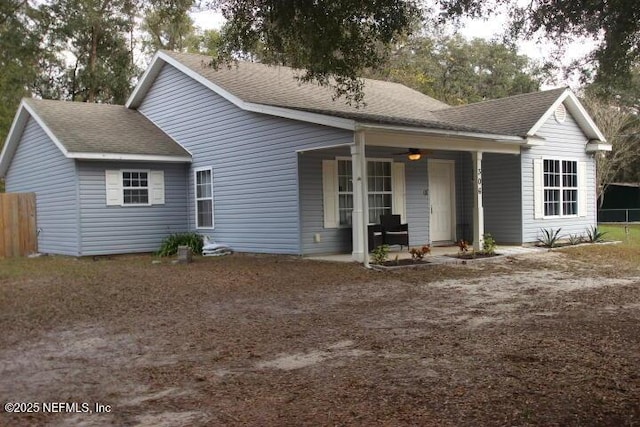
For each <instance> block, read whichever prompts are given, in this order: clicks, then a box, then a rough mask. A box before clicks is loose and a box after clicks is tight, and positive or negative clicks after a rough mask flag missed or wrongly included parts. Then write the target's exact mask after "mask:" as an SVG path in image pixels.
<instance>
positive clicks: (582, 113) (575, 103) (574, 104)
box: [568, 92, 607, 142]
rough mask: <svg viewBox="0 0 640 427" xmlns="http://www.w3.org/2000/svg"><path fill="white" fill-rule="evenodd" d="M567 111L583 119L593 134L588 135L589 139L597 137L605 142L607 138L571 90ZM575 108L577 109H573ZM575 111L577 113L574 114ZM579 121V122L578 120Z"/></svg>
mask: <svg viewBox="0 0 640 427" xmlns="http://www.w3.org/2000/svg"><path fill="white" fill-rule="evenodd" d="M568 99H569V111H570V112H571V114H573V115H577V116H578V118H579V119H581V120H584V125H585V126H586V127H587V129H588V130H589V131H591V132H593V135H589V136H590V137H591V139H598V140H600V141H602V142H606V141H607V138H606V137H605V136H604V135H603V134H602V132H600V129H598V126H597V125H596V124H595V122H594V121H593V119H592V118H591V116H590V115H589V113H588V112H587V110H586V109H585V108H584V106H583V105H582V103H581V102H580V100H579V99H578V97H577V96H575V95H574V93H573V92H569V97H568ZM574 109H575V110H577V111H574ZM576 113H577V114H576ZM579 123H580V122H579Z"/></svg>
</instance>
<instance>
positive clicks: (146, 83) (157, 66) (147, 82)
mask: <svg viewBox="0 0 640 427" xmlns="http://www.w3.org/2000/svg"><path fill="white" fill-rule="evenodd" d="M164 63H167V64H169V65H171V66H172V67H175V68H176V69H178V70H179V71H181V72H182V73H184V74H186V75H187V76H189V77H191V78H192V79H194V80H195V81H197V82H198V83H200V84H202V85H203V86H205V87H207V88H209V89H210V90H212V91H214V92H215V93H217V94H218V95H220V96H221V97H223V98H224V99H226V100H227V101H229V102H231V103H232V104H234V105H235V106H236V107H238V108H240V109H242V110H245V111H251V112H255V113H262V114H268V115H271V116H277V117H283V118H287V119H293V120H300V121H304V122H309V123H315V124H320V125H324V126H330V127H335V128H339V129H347V130H353V129H354V128H355V121H353V120H348V119H342V118H339V117H333V116H328V115H324V114H317V113H309V112H306V111H300V110H294V109H290V108H284V107H275V106H271V105H264V104H256V103H252V102H245V101H243V100H242V99H240V98H238V97H237V96H235V95H233V94H232V93H231V92H229V91H227V90H225V89H224V88H222V87H220V86H218V85H217V84H215V83H213V82H212V81H211V80H209V79H207V78H206V77H204V76H203V75H201V74H200V73H198V72H196V71H194V70H192V69H191V68H189V67H187V66H186V65H184V64H183V63H181V62H180V61H178V60H177V59H174V58H172V57H171V56H169V55H167V54H166V53H164V52H160V51H159V52H157V53H156V55H155V56H154V58H153V60H152V61H151V64H150V65H149V68H148V69H147V71H146V72H145V73H144V75H143V76H142V78H141V80H140V83H139V84H138V86H137V87H136V89H135V90H134V92H133V93H132V94H131V96H130V97H129V100H128V101H127V103H126V104H125V105H126V106H127V108H137V107H138V106H140V104H141V103H142V99H143V98H144V95H145V94H146V93H147V91H148V90H149V88H150V87H151V85H152V84H153V81H154V80H155V78H156V77H157V76H158V73H159V72H160V70H161V69H162V65H163V64H164Z"/></svg>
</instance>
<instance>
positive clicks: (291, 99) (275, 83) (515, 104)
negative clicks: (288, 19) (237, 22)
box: [163, 51, 564, 136]
mask: <svg viewBox="0 0 640 427" xmlns="http://www.w3.org/2000/svg"><path fill="white" fill-rule="evenodd" d="M163 53H164V54H166V55H168V56H170V57H172V58H174V59H176V60H177V61H179V62H180V63H181V64H183V65H185V66H187V67H188V68H190V69H191V70H193V71H195V72H196V73H198V74H200V75H201V76H203V77H205V78H206V79H208V80H209V81H211V82H212V83H214V84H216V85H218V86H220V87H222V88H223V89H225V90H226V91H227V92H229V93H231V94H232V95H234V96H236V97H238V98H240V99H241V100H243V101H245V102H251V103H256V104H264V105H271V106H277V107H283V108H289V109H294V110H302V111H308V112H314V113H319V114H325V115H330V116H335V117H342V118H347V119H353V120H356V121H359V122H366V123H381V124H393V125H405V126H415V127H426V128H431V129H445V130H454V131H468V132H480V133H492V134H499V135H511V136H524V135H525V134H526V133H527V131H529V130H530V129H531V128H532V127H533V125H534V124H535V123H536V122H537V121H538V120H539V119H540V117H542V115H543V114H544V113H545V112H546V111H547V110H548V108H549V107H550V106H551V104H553V102H554V101H555V100H556V99H557V98H558V96H559V95H560V94H561V93H562V91H564V88H562V89H556V90H551V91H545V92H534V93H529V94H524V95H516V96H512V97H508V98H502V99H498V100H493V101H486V102H480V103H476V104H470V105H466V106H461V107H451V106H449V105H447V104H445V103H443V102H440V101H438V100H436V99H434V98H431V97H429V96H427V95H425V94H423V93H420V92H418V91H416V90H413V89H411V88H408V87H406V86H404V85H401V84H398V83H391V82H385V81H380V80H372V79H364V82H365V83H364V94H365V96H364V101H365V103H366V105H365V106H364V107H360V108H356V107H353V106H350V105H347V104H346V103H345V101H344V100H343V99H338V100H335V101H334V100H333V99H332V96H333V91H332V90H331V89H330V88H327V87H321V86H318V85H315V84H302V83H299V82H298V81H297V80H296V79H295V78H294V77H295V76H297V75H301V71H296V70H294V69H291V68H289V67H283V66H267V65H264V64H260V63H251V62H238V64H237V65H232V66H231V67H226V66H221V67H220V68H219V69H217V70H216V69H214V68H212V67H211V66H209V63H210V61H211V58H210V57H208V56H204V55H194V54H186V53H177V52H170V51H163Z"/></svg>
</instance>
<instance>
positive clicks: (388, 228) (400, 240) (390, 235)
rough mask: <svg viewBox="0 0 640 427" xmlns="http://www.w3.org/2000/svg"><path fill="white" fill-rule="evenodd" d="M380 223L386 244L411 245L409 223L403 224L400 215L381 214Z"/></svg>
mask: <svg viewBox="0 0 640 427" xmlns="http://www.w3.org/2000/svg"><path fill="white" fill-rule="evenodd" d="M380 225H382V240H383V241H384V243H385V244H386V245H400V249H402V247H403V246H407V247H408V246H409V224H401V223H400V215H380Z"/></svg>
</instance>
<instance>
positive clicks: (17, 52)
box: [0, 0, 40, 149]
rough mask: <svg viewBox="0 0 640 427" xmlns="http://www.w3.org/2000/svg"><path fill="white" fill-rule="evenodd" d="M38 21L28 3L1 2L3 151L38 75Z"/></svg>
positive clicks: (0, 133) (0, 134)
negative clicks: (21, 100)
mask: <svg viewBox="0 0 640 427" xmlns="http://www.w3.org/2000/svg"><path fill="white" fill-rule="evenodd" d="M38 18H39V16H38V11H37V10H36V9H35V8H33V7H32V6H31V5H30V4H29V2H28V1H27V0H3V1H2V2H0V149H1V148H2V144H3V143H4V140H5V138H6V136H7V133H8V132H9V128H10V126H11V122H12V120H13V116H14V115H15V112H16V109H17V107H18V104H19V103H20V99H21V98H22V97H23V96H26V95H28V93H29V88H30V86H31V85H32V83H33V81H34V79H35V77H36V75H37V68H38V58H39V56H40V46H39V35H38V32H37V30H36V28H37V20H38Z"/></svg>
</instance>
